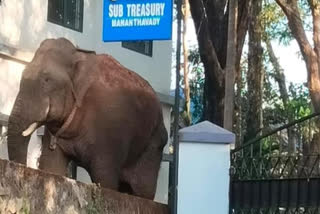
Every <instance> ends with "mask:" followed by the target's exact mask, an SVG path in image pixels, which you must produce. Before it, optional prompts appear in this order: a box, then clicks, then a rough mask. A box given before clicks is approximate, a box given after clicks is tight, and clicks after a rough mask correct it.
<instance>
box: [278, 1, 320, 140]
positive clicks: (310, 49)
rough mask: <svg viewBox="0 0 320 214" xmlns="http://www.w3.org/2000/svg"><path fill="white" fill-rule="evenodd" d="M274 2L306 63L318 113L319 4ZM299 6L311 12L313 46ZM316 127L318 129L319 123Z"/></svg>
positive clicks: (313, 100)
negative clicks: (283, 16)
mask: <svg viewBox="0 0 320 214" xmlns="http://www.w3.org/2000/svg"><path fill="white" fill-rule="evenodd" d="M276 2H277V4H278V5H279V6H280V7H281V9H282V10H283V12H284V14H285V15H286V17H287V19H288V25H289V28H290V30H291V33H292V35H293V37H294V38H295V39H296V41H297V42H298V45H299V48H300V51H301V53H302V57H303V59H304V61H305V63H306V68H307V75H308V88H309V93H310V96H311V102H312V106H313V109H314V111H315V112H318V111H319V110H320V2H319V1H318V0H304V1H301V2H300V5H299V2H298V1H293V0H292V1H286V0H276ZM299 6H303V7H305V8H307V9H308V10H310V11H311V15H312V28H313V35H312V37H313V45H311V43H310V41H309V40H308V38H307V35H306V30H305V28H304V22H303V20H302V19H301V9H300V7H299ZM318 127H320V124H319V123H318ZM318 135H319V133H317V134H316V135H314V139H319V136H318ZM316 141H317V140H315V141H312V143H313V144H315V143H317V144H319V143H320V142H318V141H317V142H316ZM311 146H314V145H311Z"/></svg>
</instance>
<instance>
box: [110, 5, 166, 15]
mask: <svg viewBox="0 0 320 214" xmlns="http://www.w3.org/2000/svg"><path fill="white" fill-rule="evenodd" d="M126 6H127V14H126V17H150V16H163V15H164V8H165V3H146V4H127V5H126ZM123 15H124V12H123V5H122V4H110V5H109V17H110V18H121V17H123Z"/></svg>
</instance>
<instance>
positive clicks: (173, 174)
mask: <svg viewBox="0 0 320 214" xmlns="http://www.w3.org/2000/svg"><path fill="white" fill-rule="evenodd" d="M176 3H177V52H176V89H175V104H174V122H173V148H174V149H173V161H172V162H171V163H170V180H169V186H170V197H169V206H170V213H171V214H177V212H178V210H177V208H178V207H177V204H178V189H177V188H178V166H179V135H178V131H179V104H180V64H181V62H180V55H181V18H182V10H181V9H182V0H177V2H176Z"/></svg>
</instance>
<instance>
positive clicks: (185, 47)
mask: <svg viewBox="0 0 320 214" xmlns="http://www.w3.org/2000/svg"><path fill="white" fill-rule="evenodd" d="M183 12H184V13H183V41H182V43H183V74H184V75H183V81H184V96H185V99H186V103H185V109H186V118H185V119H186V123H187V126H188V125H190V123H191V114H190V86H189V77H188V74H189V66H188V64H189V63H188V56H189V50H188V41H187V30H188V19H189V17H190V5H189V0H184V8H183Z"/></svg>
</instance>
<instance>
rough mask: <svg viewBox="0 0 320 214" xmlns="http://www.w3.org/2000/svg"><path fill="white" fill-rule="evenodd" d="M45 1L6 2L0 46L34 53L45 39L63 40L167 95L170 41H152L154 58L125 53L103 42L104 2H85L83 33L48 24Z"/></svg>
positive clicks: (1, 13) (0, 8)
mask: <svg viewBox="0 0 320 214" xmlns="http://www.w3.org/2000/svg"><path fill="white" fill-rule="evenodd" d="M47 10H48V1H47V0H41V1H39V0H10V1H8V0H6V1H3V3H2V4H1V6H0V44H5V45H8V46H10V47H15V48H17V49H19V50H27V51H31V52H34V51H35V50H36V49H37V48H38V46H39V44H40V42H41V41H43V40H44V39H46V38H58V37H66V38H68V39H69V40H71V41H72V42H73V43H74V44H75V45H78V46H79V47H81V48H83V49H88V50H95V51H96V52H97V53H108V54H110V55H112V56H113V57H115V58H116V59H117V60H119V61H120V63H121V64H123V65H124V66H126V67H128V68H129V69H131V70H133V71H135V72H137V73H139V74H140V75H141V76H143V77H144V78H145V79H147V80H148V81H149V82H150V84H151V85H152V86H153V87H154V89H155V90H156V91H157V92H161V93H163V94H169V89H170V82H171V73H170V71H171V52H172V47H171V41H154V42H153V56H152V57H149V56H145V55H143V54H140V53H137V52H134V51H131V50H128V49H125V48H122V47H121V42H113V43H104V42H102V13H103V1H101V0H99V1H98V0H90V1H89V0H84V13H83V14H84V15H83V32H82V33H80V32H78V31H74V30H71V29H68V28H65V27H62V26H60V25H57V24H53V23H51V22H48V21H47Z"/></svg>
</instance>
